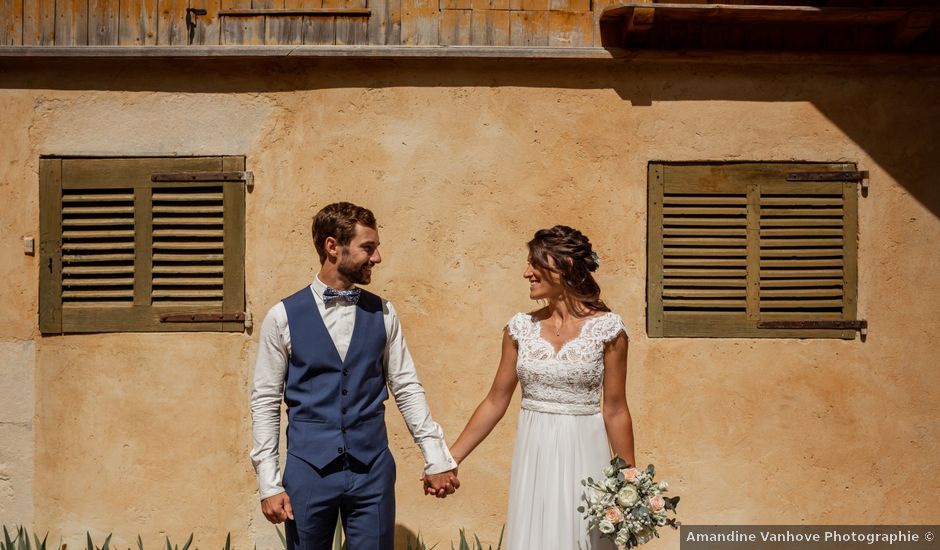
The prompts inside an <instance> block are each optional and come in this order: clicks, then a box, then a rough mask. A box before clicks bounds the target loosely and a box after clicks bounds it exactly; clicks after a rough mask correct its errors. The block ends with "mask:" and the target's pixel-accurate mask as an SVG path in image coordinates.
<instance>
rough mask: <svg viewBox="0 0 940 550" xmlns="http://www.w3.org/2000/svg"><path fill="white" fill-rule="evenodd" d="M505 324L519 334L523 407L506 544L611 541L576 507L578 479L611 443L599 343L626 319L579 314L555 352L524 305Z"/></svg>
mask: <svg viewBox="0 0 940 550" xmlns="http://www.w3.org/2000/svg"><path fill="white" fill-rule="evenodd" d="M507 326H508V330H509V335H510V336H511V337H512V338H513V339H514V340H515V341H516V342H517V347H518V350H519V351H518V359H517V361H516V372H517V373H518V375H519V382H520V384H521V385H522V410H521V411H520V413H519V426H518V429H517V431H516V444H515V449H514V450H513V455H512V478H511V481H510V486H509V513H508V517H507V521H506V546H505V548H506V550H606V549H613V548H614V545H613V544H612V543H611V541H609V540H607V539H600V538H599V537H598V535H597V534H596V532H595V533H593V534H591V535H588V533H587V521H585V520H584V519H583V516H584V515H583V514H582V513H580V512H578V510H577V508H578V506H580V505H582V504H583V500H582V495H583V494H584V487H583V486H582V485H581V480H582V479H586V478H587V477H589V476H590V477H594V478H595V479H597V478H599V477H601V476H602V473H601V472H602V470H603V469H604V467H605V466H608V465H609V464H610V448H609V444H608V441H607V432H606V430H605V427H604V418H603V417H602V416H601V412H600V410H601V409H600V404H601V385H602V383H603V380H604V343H605V342H609V341H610V340H613V339H614V338H615V337H616V336H617V335H618V334H619V333H620V331H624V333H626V328H625V327H624V324H623V320H622V319H621V318H620V316H619V315H617V314H614V313H609V312H608V313H604V314H601V315H599V316H597V317H592V318H590V319H588V320H586V321H585V322H584V324H583V325H582V327H581V331H580V333H579V335H578V336H577V337H576V338H574V339H572V340H569V341H568V342H566V343H565V344H564V345H563V346H562V347H561V349H559V350H558V351H557V352H556V350H555V348H554V347H553V346H552V345H551V343H549V342H548V341H547V340H546V339H545V338H543V337H542V332H541V325H540V323H539V321H538V320H537V319H535V318H534V317H533V316H532V315H530V314H528V313H519V314H517V315H515V316H514V317H513V318H512V319H511V320H510V321H509V324H508V325H507Z"/></svg>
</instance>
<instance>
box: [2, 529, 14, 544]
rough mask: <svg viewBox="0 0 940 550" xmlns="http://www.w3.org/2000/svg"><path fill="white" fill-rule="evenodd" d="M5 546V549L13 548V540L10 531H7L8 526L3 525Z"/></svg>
mask: <svg viewBox="0 0 940 550" xmlns="http://www.w3.org/2000/svg"><path fill="white" fill-rule="evenodd" d="M3 548H4V550H7V549H9V550H13V548H14V546H13V540H12V539H11V538H10V532H9V531H7V526H6V525H4V526H3Z"/></svg>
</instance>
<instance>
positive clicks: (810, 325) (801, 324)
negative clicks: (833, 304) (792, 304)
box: [757, 319, 868, 336]
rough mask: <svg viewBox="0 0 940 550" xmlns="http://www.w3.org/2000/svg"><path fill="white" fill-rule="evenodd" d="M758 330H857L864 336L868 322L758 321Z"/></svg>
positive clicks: (863, 320) (866, 332) (866, 333)
mask: <svg viewBox="0 0 940 550" xmlns="http://www.w3.org/2000/svg"><path fill="white" fill-rule="evenodd" d="M757 328H773V329H821V330H826V329H829V330H832V329H835V330H857V331H859V332H860V333H861V334H862V336H867V335H868V321H866V320H865V319H859V320H855V321H758V322H757Z"/></svg>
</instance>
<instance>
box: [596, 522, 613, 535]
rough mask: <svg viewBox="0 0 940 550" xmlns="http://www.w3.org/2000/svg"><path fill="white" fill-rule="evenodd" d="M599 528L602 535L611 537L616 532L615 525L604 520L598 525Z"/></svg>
mask: <svg viewBox="0 0 940 550" xmlns="http://www.w3.org/2000/svg"><path fill="white" fill-rule="evenodd" d="M597 528H598V529H600V531H601V533H603V534H605V535H609V534H611V533H613V532H614V524H613V523H611V522H610V521H608V520H606V519H602V520H601V522H600V523H598V524H597Z"/></svg>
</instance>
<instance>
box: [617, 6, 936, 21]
mask: <svg viewBox="0 0 940 550" xmlns="http://www.w3.org/2000/svg"><path fill="white" fill-rule="evenodd" d="M641 8H645V9H655V10H656V20H657V21H658V22H674V23H703V22H705V23H708V22H715V23H718V22H721V23H775V24H785V23H794V24H820V23H823V24H863V25H879V24H886V23H896V22H898V21H902V20H903V19H904V18H905V17H906V16H907V15H908V14H910V13H912V12H913V11H916V12H919V13H931V14H934V15H936V14H938V13H940V9H938V8H842V7H838V8H835V7H833V8H817V7H813V6H749V5H743V6H739V5H726V4H655V5H654V6H653V7H650V4H648V3H636V2H632V3H626V4H621V5H614V6H611V7H609V8H607V9H605V10H604V12H603V15H602V16H601V17H602V18H605V19H606V18H622V19H624V18H628V17H629V16H630V14H631V13H632V12H633V11H634V10H637V9H641Z"/></svg>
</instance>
